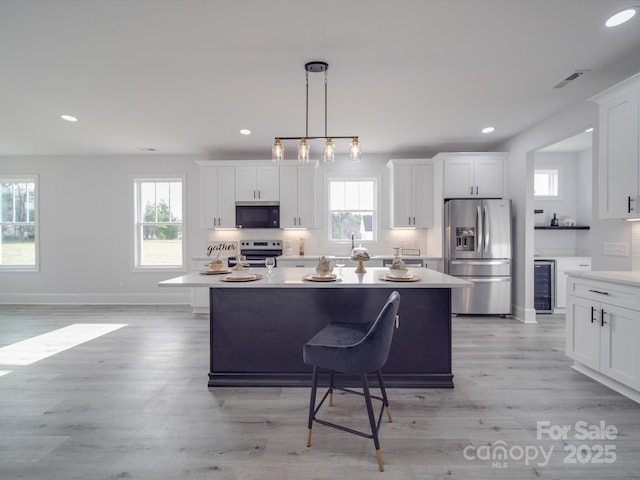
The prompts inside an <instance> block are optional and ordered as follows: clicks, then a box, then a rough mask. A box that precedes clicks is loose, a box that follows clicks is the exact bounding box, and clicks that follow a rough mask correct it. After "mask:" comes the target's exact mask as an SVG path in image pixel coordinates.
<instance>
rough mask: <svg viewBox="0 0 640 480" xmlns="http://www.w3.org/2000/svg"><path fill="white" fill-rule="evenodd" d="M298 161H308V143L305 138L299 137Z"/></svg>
mask: <svg viewBox="0 0 640 480" xmlns="http://www.w3.org/2000/svg"><path fill="white" fill-rule="evenodd" d="M298 161H299V162H302V163H307V162H309V144H308V143H307V139H306V138H301V139H300V145H298Z"/></svg>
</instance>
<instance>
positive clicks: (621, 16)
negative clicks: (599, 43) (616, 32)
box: [605, 7, 637, 27]
mask: <svg viewBox="0 0 640 480" xmlns="http://www.w3.org/2000/svg"><path fill="white" fill-rule="evenodd" d="M636 10H637V7H632V8H627V9H626V10H622V11H621V12H618V13H616V14H615V15H613V16H612V17H610V18H609V20H607V22H606V23H605V26H607V27H617V26H618V25H622V24H623V23H624V22H626V21H628V20H631V19H632V18H633V16H634V15H635V14H636Z"/></svg>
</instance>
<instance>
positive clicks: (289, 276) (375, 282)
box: [158, 265, 473, 288]
mask: <svg viewBox="0 0 640 480" xmlns="http://www.w3.org/2000/svg"><path fill="white" fill-rule="evenodd" d="M365 268H366V269H367V273H364V274H357V273H355V271H354V270H355V269H354V268H353V267H344V268H343V269H342V275H339V274H338V273H339V269H338V268H334V270H333V272H334V273H336V274H338V278H337V280H336V281H334V282H313V281H309V280H305V279H304V278H303V277H304V276H305V275H309V274H315V269H314V268H284V267H279V268H275V269H274V270H273V274H272V275H271V276H270V277H269V276H268V275H267V269H266V268H260V269H258V268H254V269H253V270H252V273H259V274H261V275H262V276H263V277H262V278H261V279H259V280H255V281H250V282H225V281H223V280H222V278H223V277H225V276H226V275H224V274H223V275H201V274H199V273H191V274H188V275H183V276H181V277H176V278H171V279H169V280H165V281H162V282H159V283H158V286H160V287H215V288H245V287H254V288H255V287H260V288H278V287H291V288H336V287H340V286H344V287H348V288H363V287H366V288H371V287H374V288H466V287H472V286H473V284H472V283H471V282H468V281H466V280H462V279H460V278H457V277H452V276H451V275H447V274H445V273H440V272H436V271H435V270H430V269H427V268H416V269H412V268H409V273H411V274H415V275H418V276H419V277H420V280H418V281H415V282H406V281H402V282H390V281H387V280H381V279H380V276H383V275H384V274H386V273H388V272H389V269H387V268H367V267H366V265H365Z"/></svg>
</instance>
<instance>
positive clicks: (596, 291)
mask: <svg viewBox="0 0 640 480" xmlns="http://www.w3.org/2000/svg"><path fill="white" fill-rule="evenodd" d="M589 291H590V292H592V293H599V294H600V295H609V292H601V291H600V290H591V289H589Z"/></svg>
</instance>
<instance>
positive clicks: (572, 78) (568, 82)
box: [553, 70, 589, 88]
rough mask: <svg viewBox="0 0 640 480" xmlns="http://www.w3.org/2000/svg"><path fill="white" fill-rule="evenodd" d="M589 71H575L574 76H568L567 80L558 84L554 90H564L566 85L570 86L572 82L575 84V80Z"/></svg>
mask: <svg viewBox="0 0 640 480" xmlns="http://www.w3.org/2000/svg"><path fill="white" fill-rule="evenodd" d="M588 71H589V70H575V71H574V72H573V73H572V74H570V75H569V76H567V78H565V79H564V80H562V81H561V82H559V83H558V84H556V85H555V86H554V87H553V88H562V87H564V86H566V85H569V84H570V83H571V82H573V81H574V80H577V79H578V78H580V77H581V76H582V75H584V74H585V73H587V72H588Z"/></svg>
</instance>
